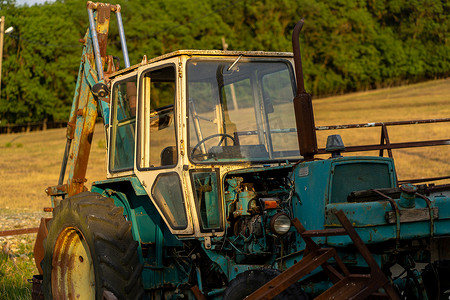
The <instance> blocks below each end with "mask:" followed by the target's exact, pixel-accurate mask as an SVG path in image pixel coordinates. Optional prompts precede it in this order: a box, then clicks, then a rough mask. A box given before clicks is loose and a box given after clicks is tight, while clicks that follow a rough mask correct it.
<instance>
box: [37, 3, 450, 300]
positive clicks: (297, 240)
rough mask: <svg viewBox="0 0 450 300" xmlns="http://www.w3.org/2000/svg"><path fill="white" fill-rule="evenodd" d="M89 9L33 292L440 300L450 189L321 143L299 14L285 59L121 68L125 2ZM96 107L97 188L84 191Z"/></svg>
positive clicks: (194, 54)
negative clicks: (37, 288) (101, 136)
mask: <svg viewBox="0 0 450 300" xmlns="http://www.w3.org/2000/svg"><path fill="white" fill-rule="evenodd" d="M87 7H88V13H89V20H90V28H89V30H88V31H87V33H86V36H85V38H84V41H83V42H84V50H83V54H82V59H81V64H80V69H79V77H78V81H77V85H76V90H75V95H74V99H73V106H72V110H71V115H70V120H69V122H68V127H67V146H66V152H65V154H64V159H63V163H62V170H61V175H60V180H59V183H58V185H57V186H54V187H49V188H48V189H47V193H48V194H49V195H50V196H51V199H52V211H53V218H51V219H47V220H42V223H41V231H40V233H39V235H38V238H37V241H36V246H35V258H36V262H37V266H38V268H39V270H40V272H41V274H42V275H43V282H42V290H43V293H44V296H45V299H227V300H229V299H244V298H245V297H248V298H247V299H272V298H275V299H309V298H311V299H312V298H314V297H317V299H364V298H367V297H378V298H383V297H384V298H391V299H400V298H401V299H440V298H439V297H444V296H445V295H446V294H445V293H446V292H447V291H448V289H449V288H450V282H449V281H448V273H449V268H450V263H449V260H448V259H449V258H450V252H449V249H450V248H449V245H450V243H449V242H450V239H449V236H450V187H449V186H448V185H447V186H445V185H443V186H435V185H425V184H421V185H413V184H411V183H405V184H402V185H400V184H399V182H398V181H397V176H396V171H395V165H394V162H393V160H392V159H391V158H387V157H382V156H375V157H368V156H345V157H344V156H342V152H343V151H345V150H347V151H348V152H350V151H351V150H352V149H351V147H347V148H346V147H345V146H344V144H343V142H342V140H341V138H340V137H339V136H338V135H331V136H330V137H329V138H328V143H327V147H326V149H318V147H317V142H316V127H315V124H314V116H313V112H312V102H311V95H309V94H307V93H306V92H305V89H304V85H303V74H302V66H301V59H300V48H299V32H300V30H301V27H302V26H303V21H301V22H299V23H298V24H297V26H296V27H295V29H294V34H293V48H294V49H293V50H294V54H292V53H279V52H259V51H253V52H252V51H249V52H247V51H216V50H209V51H201V50H182V51H176V52H173V53H169V54H166V55H163V56H160V57H156V58H152V59H147V58H146V57H144V58H143V60H142V62H140V63H138V64H136V65H134V66H130V63H129V59H128V54H127V48H126V42H125V34H124V31H123V26H122V21H121V11H120V10H121V9H120V6H119V5H110V4H103V3H92V2H88V4H87ZM111 12H112V13H115V14H116V16H117V20H118V24H119V26H118V27H119V33H120V37H121V41H122V49H123V55H124V62H125V68H123V69H120V70H119V69H118V63H117V60H116V59H115V58H114V57H112V56H107V55H106V41H107V35H108V26H109V21H110V15H111ZM98 114H99V115H100V116H101V118H102V119H103V125H104V129H105V133H106V137H107V159H106V162H107V174H106V178H107V179H106V180H104V181H98V182H94V183H93V185H92V187H91V189H90V190H89V191H88V190H87V188H86V187H85V186H84V182H85V181H86V179H85V174H86V167H87V162H88V159H89V150H90V146H91V142H92V135H93V132H94V125H95V122H96V119H97V117H98ZM427 143H428V144H437V143H441V144H445V143H447V144H448V143H449V140H446V141H434V142H433V141H430V142H427ZM422 145H423V144H422ZM406 146H414V145H413V144H409V145H405V144H403V145H393V144H389V143H382V144H380V145H375V146H371V147H369V148H370V149H372V150H374V149H375V150H380V151H381V152H382V150H384V149H389V150H390V149H393V148H395V147H406ZM353 150H366V149H353ZM324 153H328V154H327V157H326V158H325V159H319V158H317V155H318V154H324ZM67 165H69V166H70V170H69V171H68V176H67V179H66V180H65V179H64V178H65V173H66V166H67ZM419 263H420V264H419ZM416 265H417V266H419V265H420V266H422V267H416ZM393 267H394V268H393ZM395 268H397V269H400V270H403V271H400V272H399V273H403V274H399V275H398V276H396V275H393V274H395V270H394V269H395ZM445 297H448V295H447V296H445ZM441 299H444V298H441ZM445 299H448V298H445Z"/></svg>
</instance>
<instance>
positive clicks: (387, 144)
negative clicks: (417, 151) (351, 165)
mask: <svg viewBox="0 0 450 300" xmlns="http://www.w3.org/2000/svg"><path fill="white" fill-rule="evenodd" d="M434 123H450V118H442V119H426V120H410V121H396V122H378V123H362V124H347V125H332V126H318V127H316V131H323V130H340V129H356V128H374V127H381V137H380V144H374V145H359V146H346V147H345V151H346V152H364V151H374V150H375V151H376V150H378V151H379V156H381V157H382V156H383V155H384V150H387V153H388V156H389V157H390V158H393V154H392V150H394V149H404V148H418V147H433V146H446V145H447V146H448V145H450V139H442V140H429V141H419V142H401V143H392V142H391V140H390V138H389V133H388V126H400V125H416V124H434ZM318 154H327V151H326V150H325V148H319V149H318ZM449 178H450V176H442V177H434V178H425V179H413V180H407V181H402V182H409V183H419V182H427V181H437V180H443V179H449Z"/></svg>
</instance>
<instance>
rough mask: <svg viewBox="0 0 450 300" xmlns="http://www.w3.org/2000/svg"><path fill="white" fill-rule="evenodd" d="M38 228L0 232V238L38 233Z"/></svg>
mask: <svg viewBox="0 0 450 300" xmlns="http://www.w3.org/2000/svg"><path fill="white" fill-rule="evenodd" d="M38 230H39V228H25V229H14V230H4V231H0V236H10V235H20V234H29V233H36V232H38Z"/></svg>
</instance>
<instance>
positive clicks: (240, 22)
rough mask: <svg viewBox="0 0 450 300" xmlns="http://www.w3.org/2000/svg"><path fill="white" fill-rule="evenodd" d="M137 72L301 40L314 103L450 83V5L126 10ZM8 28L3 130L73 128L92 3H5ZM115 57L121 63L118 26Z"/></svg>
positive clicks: (184, 5) (281, 4)
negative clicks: (147, 62) (43, 125)
mask: <svg viewBox="0 0 450 300" xmlns="http://www.w3.org/2000/svg"><path fill="white" fill-rule="evenodd" d="M114 4H120V5H121V6H122V17H123V21H124V27H125V33H126V36H127V42H128V50H129V53H130V60H131V64H135V63H137V62H139V61H140V60H141V58H142V56H143V55H147V57H149V58H150V57H154V56H156V55H160V54H163V53H167V52H170V51H174V50H177V49H222V47H223V45H222V37H225V39H226V43H227V44H228V49H229V50H266V51H291V42H290V40H291V32H292V29H293V27H294V25H295V23H296V22H297V21H298V20H299V19H301V18H305V26H304V32H303V35H302V37H301V46H302V55H303V60H304V69H305V76H306V78H305V79H306V80H305V81H306V85H307V90H308V91H309V92H311V93H312V94H314V95H316V96H317V95H329V94H340V93H344V92H349V91H357V90H366V89H371V88H377V87H386V86H392V85H399V84H404V83H409V82H416V81H421V80H427V79H434V78H442V77H447V76H449V75H450V45H449V44H450V40H449V37H450V18H449V12H450V0H441V1H438V0H366V1H361V0H277V1H274V0H230V1H223V0H208V1H207V0H185V1H178V0H133V1H124V0H120V1H117V2H116V3H114ZM0 9H1V14H2V15H4V16H5V17H6V22H5V23H6V27H5V28H7V27H9V26H13V27H14V31H13V32H12V33H11V34H9V35H5V43H4V57H3V76H2V82H1V84H2V89H1V97H0V120H1V125H4V124H5V123H25V122H33V121H42V120H45V119H46V120H48V121H57V120H65V119H67V116H68V114H69V110H70V107H71V102H72V97H73V90H74V87H75V82H76V76H77V72H78V66H79V59H80V54H81V49H82V48H81V44H80V43H79V42H78V40H79V39H80V38H82V37H83V36H84V34H85V31H86V29H87V26H88V17H87V11H86V1H81V0H57V1H56V2H54V3H47V4H44V5H34V6H31V7H29V6H18V5H17V4H16V3H15V1H14V0H0ZM108 47H109V48H108V52H109V54H113V55H117V56H120V57H121V51H120V42H119V40H118V35H117V26H116V22H115V20H112V22H111V29H110V39H109V46H108Z"/></svg>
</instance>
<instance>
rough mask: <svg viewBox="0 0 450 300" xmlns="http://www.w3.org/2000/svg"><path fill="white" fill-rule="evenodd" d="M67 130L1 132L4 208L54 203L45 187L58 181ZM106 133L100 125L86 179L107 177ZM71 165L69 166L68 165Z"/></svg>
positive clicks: (0, 200) (1, 202)
mask: <svg viewBox="0 0 450 300" xmlns="http://www.w3.org/2000/svg"><path fill="white" fill-rule="evenodd" d="M65 136H66V130H65V129H51V130H47V131H40V132H31V133H23V134H10V135H0V179H1V180H0V191H1V193H0V208H1V209H11V210H22V209H24V210H32V211H39V210H42V208H43V207H49V206H51V202H50V197H48V196H47V194H46V193H45V189H46V188H47V187H49V186H54V185H56V184H57V183H58V178H59V171H60V168H61V162H62V158H63V154H64V147H65V140H66V138H65ZM105 153H106V150H105V135H104V133H103V128H102V126H101V125H98V126H97V128H96V130H95V134H94V140H93V143H92V149H91V155H90V161H89V166H88V170H87V175H86V178H88V179H89V181H88V182H87V183H86V184H87V186H90V185H91V183H92V181H95V180H103V179H105V178H106V168H105ZM68 168H69V167H68Z"/></svg>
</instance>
